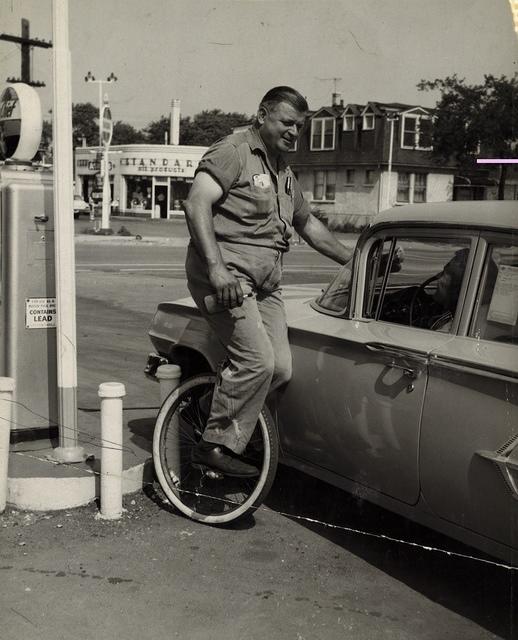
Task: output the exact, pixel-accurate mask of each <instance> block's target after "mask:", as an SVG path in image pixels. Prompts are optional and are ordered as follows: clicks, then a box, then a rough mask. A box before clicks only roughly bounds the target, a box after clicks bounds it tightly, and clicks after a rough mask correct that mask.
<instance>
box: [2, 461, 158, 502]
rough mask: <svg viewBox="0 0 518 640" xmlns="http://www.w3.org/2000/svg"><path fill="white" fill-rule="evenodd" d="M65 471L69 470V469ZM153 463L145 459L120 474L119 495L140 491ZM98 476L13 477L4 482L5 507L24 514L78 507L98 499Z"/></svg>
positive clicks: (90, 473)
mask: <svg viewBox="0 0 518 640" xmlns="http://www.w3.org/2000/svg"><path fill="white" fill-rule="evenodd" d="M69 468H71V469H72V470H73V465H70V466H69ZM153 474H154V471H153V462H152V458H148V459H147V460H145V461H144V462H142V463H140V464H137V465H135V466H133V467H130V468H129V469H125V470H124V471H123V473H122V494H123V495H128V494H132V493H137V492H138V491H142V490H143V489H144V487H145V486H146V485H147V484H148V483H150V482H152V481H153ZM99 487H100V476H99V472H98V471H95V470H89V471H88V475H81V476H79V475H75V476H71V477H68V478H52V477H34V478H33V477H16V478H8V480H7V504H8V505H10V506H13V507H16V508H18V509H22V510H26V511H58V510H62V509H73V508H75V507H82V506H84V505H87V504H89V503H91V502H93V501H94V500H96V499H98V498H100V495H99Z"/></svg>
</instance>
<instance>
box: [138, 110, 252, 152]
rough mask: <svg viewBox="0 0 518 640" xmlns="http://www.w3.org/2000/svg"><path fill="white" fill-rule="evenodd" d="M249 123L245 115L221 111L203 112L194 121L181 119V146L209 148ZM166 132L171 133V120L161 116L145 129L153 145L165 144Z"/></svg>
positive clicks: (147, 137)
mask: <svg viewBox="0 0 518 640" xmlns="http://www.w3.org/2000/svg"><path fill="white" fill-rule="evenodd" d="M249 122H250V117H249V116H247V115H245V114H244V113H224V112H223V111H221V110H220V109H213V110H212V111H202V112H201V113H197V114H196V115H195V116H194V117H193V119H192V120H191V118H190V116H186V117H185V118H181V119H180V144H186V145H200V146H209V145H211V144H212V143H213V142H216V140H219V139H220V138H223V136H226V135H228V134H229V133H232V130H233V129H234V127H238V126H242V125H245V124H248V123H249ZM166 132H167V133H169V118H168V117H166V116H160V118H159V119H158V120H154V121H153V122H150V123H149V124H148V125H147V127H145V129H144V134H145V136H146V140H147V141H148V142H149V143H151V144H163V143H164V141H165V134H166ZM169 142H170V141H169Z"/></svg>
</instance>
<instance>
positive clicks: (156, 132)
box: [143, 116, 169, 144]
mask: <svg viewBox="0 0 518 640" xmlns="http://www.w3.org/2000/svg"><path fill="white" fill-rule="evenodd" d="M143 133H144V136H145V139H146V141H147V142H148V143H149V144H165V134H166V133H167V134H168V135H169V118H167V117H166V116H160V118H159V119H158V120H154V121H153V122H150V123H149V124H148V125H147V127H145V128H144V130H143Z"/></svg>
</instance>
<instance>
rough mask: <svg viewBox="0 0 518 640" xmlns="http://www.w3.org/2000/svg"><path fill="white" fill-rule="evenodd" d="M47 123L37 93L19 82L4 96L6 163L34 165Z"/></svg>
mask: <svg viewBox="0 0 518 640" xmlns="http://www.w3.org/2000/svg"><path fill="white" fill-rule="evenodd" d="M42 127H43V119H42V115H41V103H40V97H39V96H38V94H37V93H36V90H35V89H34V88H33V87H31V86H29V85H28V84H24V83H23V82H15V83H13V84H10V85H8V86H7V87H6V88H5V89H4V90H3V91H2V93H1V95H0V156H1V158H2V159H3V160H9V159H11V160H15V161H18V162H30V161H31V160H32V159H33V158H34V156H35V155H36V153H37V151H38V149H39V146H40V141H41V131H42Z"/></svg>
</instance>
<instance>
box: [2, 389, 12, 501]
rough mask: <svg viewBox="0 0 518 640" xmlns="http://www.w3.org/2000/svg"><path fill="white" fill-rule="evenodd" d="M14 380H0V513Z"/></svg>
mask: <svg viewBox="0 0 518 640" xmlns="http://www.w3.org/2000/svg"><path fill="white" fill-rule="evenodd" d="M13 391H14V380H13V379H12V378H0V513H3V512H4V511H5V505H6V504H7V469H8V466H9V435H10V433H11V414H12V406H13V402H12V401H13Z"/></svg>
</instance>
